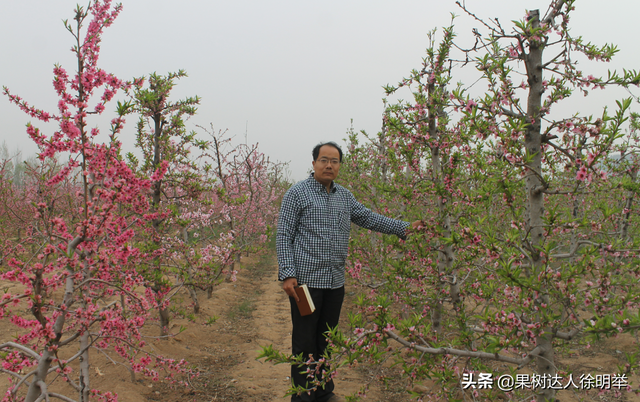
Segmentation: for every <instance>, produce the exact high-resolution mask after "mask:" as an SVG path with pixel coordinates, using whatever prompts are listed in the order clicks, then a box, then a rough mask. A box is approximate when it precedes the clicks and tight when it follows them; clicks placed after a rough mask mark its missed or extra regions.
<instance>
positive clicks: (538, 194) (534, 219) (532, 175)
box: [525, 10, 556, 401]
mask: <svg viewBox="0 0 640 402" xmlns="http://www.w3.org/2000/svg"><path fill="white" fill-rule="evenodd" d="M530 18H531V24H532V28H533V29H536V28H539V27H540V11H539V10H533V11H531V13H530ZM525 65H526V68H527V79H528V82H529V96H528V99H527V122H529V124H528V125H527V131H526V133H525V150H526V154H527V155H528V157H529V158H530V159H529V160H528V162H527V172H526V176H525V177H526V180H525V184H526V190H527V193H526V194H527V198H528V199H527V203H526V222H525V223H526V226H525V228H526V230H527V233H528V239H525V240H528V245H526V244H525V247H528V248H529V251H530V253H531V261H532V265H533V266H532V269H531V273H532V275H536V276H537V275H538V274H540V273H541V272H542V271H543V270H544V269H545V265H546V264H545V262H544V261H543V259H542V257H541V255H540V248H541V247H542V246H543V245H544V240H545V239H544V228H543V220H542V218H543V215H544V193H543V189H544V188H543V183H542V181H541V177H542V149H541V135H540V133H541V126H540V107H541V105H542V93H543V90H544V88H543V85H542V47H541V46H540V45H539V44H538V43H536V42H534V41H529V54H528V55H527V56H526V58H525ZM540 293H541V294H540V297H539V298H538V300H536V303H537V304H538V305H539V306H540V308H541V309H542V310H543V309H545V308H549V307H548V306H549V294H548V293H547V292H546V290H545V289H544V288H542V289H541V292H540ZM543 305H544V306H543ZM545 306H546V307H545ZM552 334H553V330H552V328H549V327H545V328H543V329H542V332H541V335H539V336H537V338H536V345H537V346H538V347H539V348H540V349H541V351H540V353H538V354H537V356H536V371H537V372H538V374H539V375H545V376H553V375H555V374H556V369H555V367H556V366H555V360H554V351H553V345H552V340H553V335H552ZM538 395H539V396H540V398H541V400H543V401H553V400H554V399H555V390H553V389H550V388H545V389H541V390H539V392H538Z"/></svg>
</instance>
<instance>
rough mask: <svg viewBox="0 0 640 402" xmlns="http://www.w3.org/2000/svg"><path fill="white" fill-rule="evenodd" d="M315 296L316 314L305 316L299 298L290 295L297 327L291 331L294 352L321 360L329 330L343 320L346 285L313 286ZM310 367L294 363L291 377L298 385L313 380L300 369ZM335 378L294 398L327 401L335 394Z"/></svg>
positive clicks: (294, 401) (294, 400)
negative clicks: (341, 314)
mask: <svg viewBox="0 0 640 402" xmlns="http://www.w3.org/2000/svg"><path fill="white" fill-rule="evenodd" d="M309 293H310V294H311V299H313V304H315V306H316V311H314V312H313V314H311V315H308V316H305V317H302V316H301V315H300V311H298V305H297V304H296V300H295V299H294V298H292V297H289V303H290V304H291V322H292V323H293V331H292V333H291V341H292V342H291V343H292V346H291V352H292V353H293V355H294V356H297V355H299V354H300V353H302V354H303V356H304V357H305V360H308V357H309V355H312V356H313V358H314V359H315V360H316V361H317V360H318V359H319V358H320V357H322V354H323V353H324V351H325V349H326V348H327V344H328V343H327V340H326V338H325V332H327V331H328V330H329V328H334V327H336V326H337V325H338V321H339V320H340V310H341V309H342V302H343V300H344V286H343V287H341V288H339V289H315V288H309ZM306 369H307V367H306V366H302V367H298V366H297V365H292V366H291V378H292V380H293V384H294V385H301V386H303V387H306V385H307V382H309V380H311V379H310V378H308V377H307V374H306V373H303V374H300V371H306ZM333 389H334V384H333V381H331V382H329V383H327V384H326V385H325V386H324V388H319V389H318V390H316V391H313V392H311V395H309V394H307V393H304V394H302V395H293V396H292V397H291V401H292V402H324V401H326V400H328V399H329V398H331V396H332V395H333Z"/></svg>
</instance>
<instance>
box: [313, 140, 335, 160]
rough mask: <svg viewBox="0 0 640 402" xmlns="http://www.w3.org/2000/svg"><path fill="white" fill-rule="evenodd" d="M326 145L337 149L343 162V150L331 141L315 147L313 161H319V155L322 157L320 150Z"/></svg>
mask: <svg viewBox="0 0 640 402" xmlns="http://www.w3.org/2000/svg"><path fill="white" fill-rule="evenodd" d="M325 145H329V146H331V147H334V148H335V149H337V150H338V153H339V154H340V162H342V149H340V147H339V146H338V144H336V143H335V142H333V141H329V142H322V143H320V144H318V145H316V146H315V147H313V152H312V155H313V160H314V161H315V160H317V159H318V155H320V148H322V147H324V146H325Z"/></svg>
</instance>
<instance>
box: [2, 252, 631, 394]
mask: <svg viewBox="0 0 640 402" xmlns="http://www.w3.org/2000/svg"><path fill="white" fill-rule="evenodd" d="M242 266H243V269H241V270H240V272H239V274H238V280H237V281H236V282H229V281H225V282H223V283H221V284H220V285H219V286H217V287H216V289H215V291H214V292H213V296H212V297H211V298H210V299H207V298H206V294H205V293H203V292H200V293H199V297H200V303H201V312H200V313H199V314H198V315H195V316H194V315H191V316H190V313H191V311H190V307H188V305H189V299H188V295H187V294H186V292H185V293H184V294H181V295H179V297H178V300H177V302H179V303H177V304H176V305H177V306H179V305H182V306H186V307H176V308H174V310H173V312H174V317H173V321H172V332H173V333H178V332H179V329H180V327H184V328H186V329H185V330H184V331H182V332H180V333H179V334H178V335H176V336H175V337H173V338H171V339H168V340H167V339H165V340H155V341H152V342H151V345H152V347H153V348H154V349H155V351H156V352H157V353H158V354H161V355H164V356H166V357H171V358H176V359H180V358H184V359H186V360H188V361H189V362H190V363H192V364H194V365H195V366H196V367H198V369H199V370H200V371H201V373H202V374H201V375H200V376H199V377H198V378H195V379H192V380H191V381H190V383H191V385H192V387H190V388H186V387H175V386H170V385H169V384H167V383H164V382H153V381H151V380H149V379H147V378H143V377H142V376H139V377H138V378H136V379H135V381H132V378H131V375H130V373H129V372H128V371H127V370H126V369H125V368H123V367H122V366H117V365H114V364H113V363H111V362H110V361H109V360H107V358H106V357H104V356H100V355H94V356H93V357H92V359H94V360H93V361H94V366H95V367H99V368H98V369H95V374H94V375H93V378H92V379H91V385H92V388H97V389H101V390H103V391H111V392H115V393H117V394H118V396H119V400H120V401H122V402H139V401H161V402H170V401H171V402H174V401H203V402H210V401H240V402H242V401H245V402H253V401H267V402H270V401H274V402H275V401H278V402H281V401H287V400H288V399H289V398H284V394H285V392H286V390H287V388H288V386H289V384H290V380H289V372H290V368H289V366H286V365H273V364H272V363H265V362H264V361H263V360H262V361H259V360H256V357H257V356H258V354H259V352H260V348H261V346H267V345H270V344H272V345H273V346H274V348H276V349H278V350H280V351H283V352H288V351H289V350H290V342H291V333H290V329H291V325H290V318H289V303H288V300H287V298H286V295H285V294H284V292H283V291H282V289H281V287H280V282H278V280H277V265H276V262H275V257H274V256H273V255H267V256H264V257H261V258H257V257H256V258H253V257H252V258H246V259H244V260H243V261H242ZM354 297H355V295H354V292H352V291H350V289H347V299H346V301H345V311H344V312H343V314H342V317H343V320H342V322H341V326H342V329H343V330H348V326H347V322H346V317H347V314H346V311H347V310H348V309H349V307H350V305H351V304H352V301H353V299H354ZM180 302H181V303H180ZM194 319H195V322H194ZM10 336H11V333H10V332H9V330H8V329H7V328H2V327H0V339H9V337H10ZM637 345H638V344H637V342H636V340H635V339H634V338H633V337H632V336H630V335H622V336H620V337H619V338H615V339H610V340H607V341H605V342H602V343H600V344H598V345H597V346H591V347H590V348H584V347H582V348H580V349H575V350H566V351H564V352H563V355H562V356H559V362H560V365H563V364H564V365H570V366H571V367H572V368H573V370H575V372H576V373H587V374H588V373H591V374H593V375H595V374H596V373H602V374H606V373H615V372H617V371H618V370H617V367H618V365H621V366H624V363H625V361H624V359H623V356H624V353H625V352H632V351H635V350H637ZM388 370H389V369H386V368H385V369H383V368H379V367H378V368H370V369H366V368H362V367H360V368H354V369H351V368H344V369H341V370H340V372H339V376H338V378H337V379H336V392H338V393H339V394H341V395H344V396H347V395H351V394H355V393H357V392H358V391H360V390H361V389H362V387H363V386H364V385H365V384H368V385H369V388H368V390H367V392H366V396H367V397H366V399H365V401H371V402H381V401H384V402H396V401H399V402H402V401H411V400H415V398H413V399H412V398H411V397H410V396H409V394H408V393H406V391H405V389H406V388H405V387H406V383H403V382H401V381H399V380H398V381H396V382H393V381H392V382H390V383H387V385H386V386H384V385H382V384H380V383H379V382H377V381H375V377H376V376H377V375H380V374H385V375H391V376H393V374H394V373H393V372H389V371H388ZM630 380H631V381H632V382H633V388H635V389H637V388H638V383H639V382H640V378H638V377H637V376H635V375H634V376H632V377H631V378H630ZM425 385H427V386H428V385H429V384H427V383H425ZM5 388H6V383H5V382H2V381H0V391H1V392H2V394H4V390H5ZM558 398H559V399H558V400H560V401H563V402H564V401H599V402H604V401H614V400H623V401H640V397H638V396H637V395H634V394H632V393H624V394H623V396H622V397H619V398H617V399H616V398H614V397H613V396H612V395H611V394H604V395H598V394H596V393H595V392H594V393H593V394H592V395H588V396H586V397H585V396H584V395H582V396H578V395H575V394H572V393H570V392H561V393H559V394H558Z"/></svg>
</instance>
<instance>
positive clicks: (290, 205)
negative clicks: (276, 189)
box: [276, 190, 300, 281]
mask: <svg viewBox="0 0 640 402" xmlns="http://www.w3.org/2000/svg"><path fill="white" fill-rule="evenodd" d="M298 205H299V204H298V199H297V196H296V194H295V193H294V192H293V191H291V190H289V191H287V192H286V193H285V195H284V197H283V198H282V205H281V207H280V215H279V216H278V231H277V233H276V253H277V255H278V279H279V280H281V281H283V280H285V279H287V278H290V277H296V267H295V264H294V254H293V253H294V251H293V242H294V240H295V235H296V231H297V227H298V221H299V219H300V208H299V206H298Z"/></svg>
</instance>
